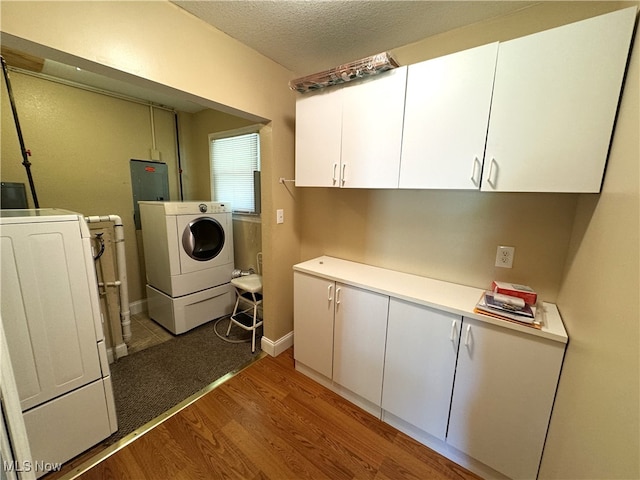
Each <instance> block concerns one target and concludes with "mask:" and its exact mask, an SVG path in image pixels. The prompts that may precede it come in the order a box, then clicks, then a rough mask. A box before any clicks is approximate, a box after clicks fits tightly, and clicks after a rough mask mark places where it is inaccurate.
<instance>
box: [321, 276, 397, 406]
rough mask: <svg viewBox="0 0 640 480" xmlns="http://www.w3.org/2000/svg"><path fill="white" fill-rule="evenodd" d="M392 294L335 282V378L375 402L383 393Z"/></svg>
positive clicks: (354, 391)
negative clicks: (388, 314) (385, 352)
mask: <svg viewBox="0 0 640 480" xmlns="http://www.w3.org/2000/svg"><path fill="white" fill-rule="evenodd" d="M388 308H389V297H388V296H386V295H380V294H379V293H375V292H371V291H367V290H363V289H361V288H355V287H351V286H349V285H343V284H340V283H337V284H336V316H335V325H334V332H333V381H334V382H335V383H337V384H338V385H341V386H343V387H345V388H347V389H348V390H350V391H351V392H353V393H355V394H357V395H358V396H360V397H362V398H364V399H365V400H367V401H369V402H371V403H372V404H374V405H377V406H379V405H380V400H381V396H382V373H383V368H384V348H385V338H386V333H387V310H388Z"/></svg>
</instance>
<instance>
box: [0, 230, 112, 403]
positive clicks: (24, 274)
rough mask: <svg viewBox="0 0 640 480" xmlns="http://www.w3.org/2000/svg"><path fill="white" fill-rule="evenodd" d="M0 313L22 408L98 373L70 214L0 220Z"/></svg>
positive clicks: (83, 269)
mask: <svg viewBox="0 0 640 480" xmlns="http://www.w3.org/2000/svg"><path fill="white" fill-rule="evenodd" d="M0 248H1V255H2V269H1V270H2V277H1V283H0V298H1V302H0V305H1V314H2V320H3V324H4V329H5V334H6V337H7V343H8V345H9V353H10V356H11V360H12V363H13V365H14V373H15V378H16V383H17V386H18V393H19V396H20V401H21V405H22V410H23V411H24V410H27V409H30V408H32V407H34V406H36V405H39V404H41V403H43V402H45V401H47V400H50V399H52V398H54V397H57V396H60V395H62V394H64V393H67V392H69V391H71V390H74V389H76V388H78V387H81V386H83V385H86V384H87V383H89V382H92V381H95V380H97V379H98V378H100V376H101V370H100V361H99V357H98V354H97V346H96V331H95V327H94V318H93V315H94V312H93V309H92V305H91V297H90V290H89V282H90V281H95V273H94V272H93V271H90V270H89V269H88V266H87V265H86V263H85V255H84V251H83V242H82V239H81V236H80V228H79V224H78V222H77V221H64V222H43V223H22V224H12V225H2V230H1V235H0Z"/></svg>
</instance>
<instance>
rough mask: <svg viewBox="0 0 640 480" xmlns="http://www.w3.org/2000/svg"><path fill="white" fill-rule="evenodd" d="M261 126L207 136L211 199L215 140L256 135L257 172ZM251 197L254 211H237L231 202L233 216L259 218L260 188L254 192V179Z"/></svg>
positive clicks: (259, 159) (259, 161)
mask: <svg viewBox="0 0 640 480" xmlns="http://www.w3.org/2000/svg"><path fill="white" fill-rule="evenodd" d="M260 129H261V125H250V126H247V127H242V128H234V129H232V130H224V131H221V132H214V133H210V134H209V135H208V141H209V181H210V195H211V199H212V201H213V199H214V198H215V180H214V173H213V172H214V168H213V167H214V166H213V143H214V142H215V141H216V140H221V139H224V138H231V137H238V136H242V135H249V134H252V133H255V134H257V135H258V137H257V138H258V159H257V160H258V162H257V163H258V165H257V166H258V169H257V171H258V172H261V171H262V153H261V150H262V149H261V136H260ZM259 181H260V175H258V182H259ZM252 188H253V197H254V207H253V208H254V209H253V211H249V210H242V209H240V210H238V209H237V208H236V206H235V205H234V204H233V202H231V208H232V210H233V214H234V215H236V214H238V215H251V216H260V214H261V200H260V188H259V185H258V189H257V191H256V184H255V177H254V185H253V187H252Z"/></svg>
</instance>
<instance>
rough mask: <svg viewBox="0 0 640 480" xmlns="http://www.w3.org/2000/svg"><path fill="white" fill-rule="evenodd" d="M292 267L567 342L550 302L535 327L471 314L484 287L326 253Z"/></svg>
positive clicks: (539, 314) (544, 304)
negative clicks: (429, 276) (349, 259)
mask: <svg viewBox="0 0 640 480" xmlns="http://www.w3.org/2000/svg"><path fill="white" fill-rule="evenodd" d="M293 269H294V270H295V271H298V272H303V273H308V274H311V275H316V276H320V277H323V278H326V279H328V280H333V281H337V282H341V283H344V284H347V285H352V286H354V287H360V288H363V289H366V290H371V291H374V292H378V293H381V294H383V295H388V296H390V297H394V298H399V299H402V300H406V301H408V302H413V303H417V304H420V305H425V306H427V307H432V308H436V309H439V310H444V311H447V312H451V313H454V314H457V315H462V316H465V317H471V318H475V319H477V320H480V321H483V322H486V323H491V324H494V325H499V326H501V327H504V328H510V329H512V330H517V331H520V332H524V333H528V334H531V335H536V336H540V337H544V338H549V339H551V340H555V341H558V342H562V343H567V342H568V340H569V337H568V336H567V331H566V330H565V328H564V324H563V323H562V318H560V313H559V312H558V309H557V307H556V306H555V305H554V304H552V303H546V302H544V303H543V304H542V308H538V314H537V316H536V317H537V318H538V319H539V320H540V321H541V323H542V328H541V329H540V330H538V329H536V328H532V327H528V326H526V325H519V324H517V323H513V322H507V321H505V320H500V319H497V318H492V317H489V316H486V315H481V314H478V313H474V311H473V309H474V307H475V306H476V303H477V302H478V300H479V299H480V297H481V296H482V295H483V293H484V290H483V289H480V288H475V287H468V286H465V285H458V284H455V283H450V282H444V281H441V280H434V279H432V278H427V277H421V276H418V275H412V274H409V273H402V272H397V271H394V270H387V269H385V268H380V267H374V266H371V265H365V264H363V263H357V262H351V261H348V260H342V259H339V258H334V257H328V256H322V257H318V258H314V259H312V260H308V261H306V262H302V263H298V264H297V265H294V266H293Z"/></svg>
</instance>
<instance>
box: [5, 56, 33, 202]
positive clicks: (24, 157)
mask: <svg viewBox="0 0 640 480" xmlns="http://www.w3.org/2000/svg"><path fill="white" fill-rule="evenodd" d="M0 60H1V61H2V73H3V74H4V80H5V82H6V83H7V93H8V94H9V102H10V103H11V111H12V112H13V120H14V122H15V124H16V130H17V132H18V141H19V142H20V150H21V151H22V165H24V168H25V170H26V171H27V179H28V180H29V188H30V189H31V196H32V197H33V205H34V207H35V208H40V203H39V202H38V195H37V194H36V186H35V184H34V183H33V176H32V175H31V162H30V161H29V155H30V152H29V151H28V150H27V149H26V148H25V146H24V138H23V137H22V129H21V128H20V120H19V119H18V109H17V108H16V102H15V100H14V99H13V89H12V88H11V81H10V80H9V71H8V70H7V62H5V60H4V57H3V56H2V55H0Z"/></svg>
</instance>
